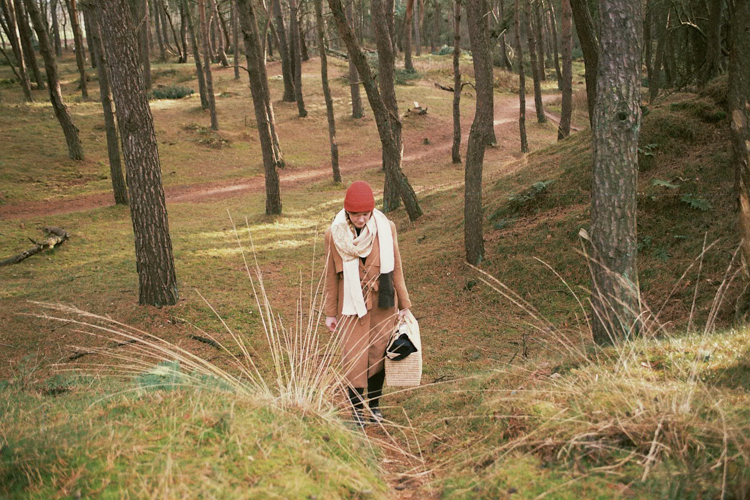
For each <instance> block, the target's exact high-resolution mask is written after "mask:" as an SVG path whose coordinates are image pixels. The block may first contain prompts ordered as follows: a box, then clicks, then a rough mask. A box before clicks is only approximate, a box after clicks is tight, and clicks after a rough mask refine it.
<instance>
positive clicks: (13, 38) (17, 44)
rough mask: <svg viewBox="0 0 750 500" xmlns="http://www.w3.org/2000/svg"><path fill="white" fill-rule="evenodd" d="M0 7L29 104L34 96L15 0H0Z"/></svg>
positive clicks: (24, 93)
mask: <svg viewBox="0 0 750 500" xmlns="http://www.w3.org/2000/svg"><path fill="white" fill-rule="evenodd" d="M0 7H2V9H3V16H4V17H5V21H6V23H7V25H8V33H7V35H8V38H9V39H10V45H11V47H12V48H13V54H14V55H15V57H16V65H17V66H18V76H19V77H20V79H21V88H22V89H23V95H24V98H25V100H26V101H27V102H32V101H33V100H34V96H33V95H32V94H31V82H30V81H29V73H28V71H27V70H26V61H24V59H23V48H21V38H20V37H19V36H18V27H17V26H16V20H15V19H16V17H15V16H16V15H15V8H14V7H13V0H0Z"/></svg>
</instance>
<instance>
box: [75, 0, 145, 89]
mask: <svg viewBox="0 0 750 500" xmlns="http://www.w3.org/2000/svg"><path fill="white" fill-rule="evenodd" d="M70 1H71V2H74V1H75V0H70ZM148 2H149V0H139V7H138V12H139V17H140V19H139V22H140V28H139V29H138V37H139V39H140V45H141V65H142V66H143V83H144V84H145V85H146V90H151V86H152V82H151V43H150V41H149V36H150V35H151V26H150V25H151V23H150V22H149V17H150V16H149V5H148Z"/></svg>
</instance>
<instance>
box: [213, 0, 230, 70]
mask: <svg viewBox="0 0 750 500" xmlns="http://www.w3.org/2000/svg"><path fill="white" fill-rule="evenodd" d="M210 6H211V19H210V20H209V24H210V25H213V26H215V27H216V31H217V32H218V33H217V37H216V53H217V55H218V58H219V62H220V63H221V66H222V67H223V68H228V67H229V60H228V59H227V52H226V50H225V49H224V43H225V36H224V24H223V23H222V22H221V19H220V18H219V8H218V7H217V5H216V0H211V4H210Z"/></svg>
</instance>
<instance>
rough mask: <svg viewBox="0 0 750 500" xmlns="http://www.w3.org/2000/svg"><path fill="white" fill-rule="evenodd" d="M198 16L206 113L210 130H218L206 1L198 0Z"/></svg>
mask: <svg viewBox="0 0 750 500" xmlns="http://www.w3.org/2000/svg"><path fill="white" fill-rule="evenodd" d="M198 16H199V19H200V21H199V22H200V26H201V42H202V46H203V69H204V71H205V72H206V98H207V99H208V111H209V113H210V114H211V130H219V119H218V117H217V116H216V98H215V97H214V79H213V76H212V74H211V51H210V50H209V48H208V20H207V19H206V0H198Z"/></svg>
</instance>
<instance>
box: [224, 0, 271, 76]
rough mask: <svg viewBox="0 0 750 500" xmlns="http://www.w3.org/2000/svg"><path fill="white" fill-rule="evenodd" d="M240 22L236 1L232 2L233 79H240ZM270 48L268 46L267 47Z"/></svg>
mask: <svg viewBox="0 0 750 500" xmlns="http://www.w3.org/2000/svg"><path fill="white" fill-rule="evenodd" d="M239 42H240V20H239V13H238V12H237V1H236V0H232V57H233V58H234V61H233V63H234V79H235V80H239V79H240V45H239ZM269 48H270V45H269Z"/></svg>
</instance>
